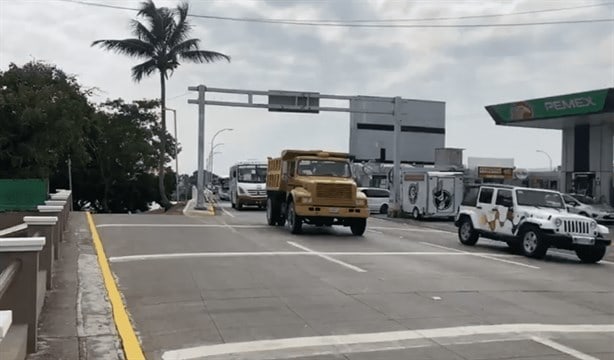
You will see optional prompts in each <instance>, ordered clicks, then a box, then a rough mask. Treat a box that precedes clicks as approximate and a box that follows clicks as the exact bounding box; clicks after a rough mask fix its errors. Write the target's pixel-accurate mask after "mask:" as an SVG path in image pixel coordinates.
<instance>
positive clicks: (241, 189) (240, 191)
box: [237, 186, 247, 195]
mask: <svg viewBox="0 0 614 360" xmlns="http://www.w3.org/2000/svg"><path fill="white" fill-rule="evenodd" d="M237 189H238V190H239V194H243V195H245V194H246V193H247V191H245V189H243V188H242V187H240V186H239V187H238V188H237Z"/></svg>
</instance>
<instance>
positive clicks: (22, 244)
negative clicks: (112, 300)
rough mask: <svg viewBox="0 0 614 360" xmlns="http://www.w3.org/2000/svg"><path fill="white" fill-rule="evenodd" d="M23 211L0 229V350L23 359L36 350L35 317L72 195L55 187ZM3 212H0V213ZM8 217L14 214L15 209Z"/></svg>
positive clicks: (10, 359)
mask: <svg viewBox="0 0 614 360" xmlns="http://www.w3.org/2000/svg"><path fill="white" fill-rule="evenodd" d="M50 198H51V200H48V201H46V202H45V204H44V205H42V204H41V205H39V206H38V209H37V210H38V214H37V215H34V213H32V212H28V213H24V214H25V215H26V216H23V217H22V223H20V224H17V225H14V226H10V227H8V228H6V229H0V354H2V360H23V359H25V357H26V355H27V354H29V353H33V352H36V345H37V330H38V319H39V316H40V313H41V311H42V308H43V304H44V301H45V293H46V290H48V289H51V288H52V287H53V276H52V273H53V265H54V262H55V261H56V260H58V259H60V242H61V241H62V239H63V234H64V230H65V229H66V226H67V222H68V216H69V213H70V208H71V203H72V194H71V192H70V191H67V190H59V191H58V192H57V193H55V194H51V195H50ZM1 216H2V214H0V217H1ZM10 216H12V217H13V220H14V217H15V216H16V214H15V213H12V214H10Z"/></svg>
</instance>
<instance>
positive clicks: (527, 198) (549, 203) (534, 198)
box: [516, 190, 564, 209]
mask: <svg viewBox="0 0 614 360" xmlns="http://www.w3.org/2000/svg"><path fill="white" fill-rule="evenodd" d="M516 199H517V202H518V205H524V206H543V207H551V208H555V209H563V208H564V205H563V199H562V198H561V195H559V194H557V193H553V192H548V191H539V190H516Z"/></svg>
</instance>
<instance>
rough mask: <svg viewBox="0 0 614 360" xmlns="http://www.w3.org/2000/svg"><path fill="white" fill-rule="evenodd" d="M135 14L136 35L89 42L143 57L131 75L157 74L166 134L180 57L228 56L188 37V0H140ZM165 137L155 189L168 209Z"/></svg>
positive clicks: (136, 78)
mask: <svg viewBox="0 0 614 360" xmlns="http://www.w3.org/2000/svg"><path fill="white" fill-rule="evenodd" d="M137 16H142V17H143V18H144V20H145V21H144V22H140V21H138V20H132V21H131V22H130V25H131V28H132V34H133V35H134V36H135V38H130V39H124V40H96V41H94V42H93V43H92V46H96V45H98V46H100V47H101V48H103V49H105V50H110V51H114V52H116V53H119V54H123V55H128V56H131V57H134V58H139V59H145V60H146V61H145V62H143V63H140V64H138V65H136V66H134V67H133V68H132V79H133V80H134V81H135V82H139V81H141V79H142V78H143V77H144V76H150V75H151V74H153V73H154V72H156V70H157V72H158V73H159V74H160V107H161V113H160V115H161V116H160V117H161V123H162V134H166V111H165V110H164V109H165V108H166V80H168V78H169V76H170V75H172V74H173V72H174V71H175V69H176V68H177V67H178V66H179V64H180V62H179V61H180V60H181V61H186V62H194V63H211V62H214V61H217V60H227V61H229V62H230V57H229V56H227V55H224V54H222V53H219V52H215V51H208V50H200V48H199V43H200V40H199V39H189V38H188V35H189V33H190V30H191V28H192V27H191V25H190V23H189V22H188V21H187V20H186V18H187V16H188V4H187V3H182V4H180V5H178V6H177V7H176V8H175V9H169V8H166V7H160V8H157V7H156V5H155V4H154V2H153V1H152V0H148V1H145V2H142V3H141V7H140V9H139V12H138V14H137ZM165 154H166V137H165V136H164V135H161V136H160V160H159V165H158V173H159V174H158V176H159V181H158V188H159V189H158V190H159V191H160V199H161V202H162V206H163V207H164V208H165V209H166V210H168V209H169V208H170V207H171V204H170V202H169V201H168V198H167V196H166V192H165V190H164V164H165V162H166V161H165V159H166V155H165Z"/></svg>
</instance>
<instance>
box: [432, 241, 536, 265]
mask: <svg viewBox="0 0 614 360" xmlns="http://www.w3.org/2000/svg"><path fill="white" fill-rule="evenodd" d="M420 243H421V244H424V245H427V246H432V247H436V248H439V249H444V250H452V251H458V252H462V253H465V254H470V255H473V256H476V257H480V258H484V259H490V260H495V261H500V262H504V263H506V264H512V265H517V266H522V267H526V268H529V269H540V267H539V266H533V265H529V264H525V263H521V262H518V261H511V260H505V259H499V258H497V257H495V256H492V255H491V254H489V255H485V254H480V253H474V252H470V251H463V250H458V249H455V248H451V247H447V246H442V245H437V244H432V243H429V242H425V241H421V242H420Z"/></svg>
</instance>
